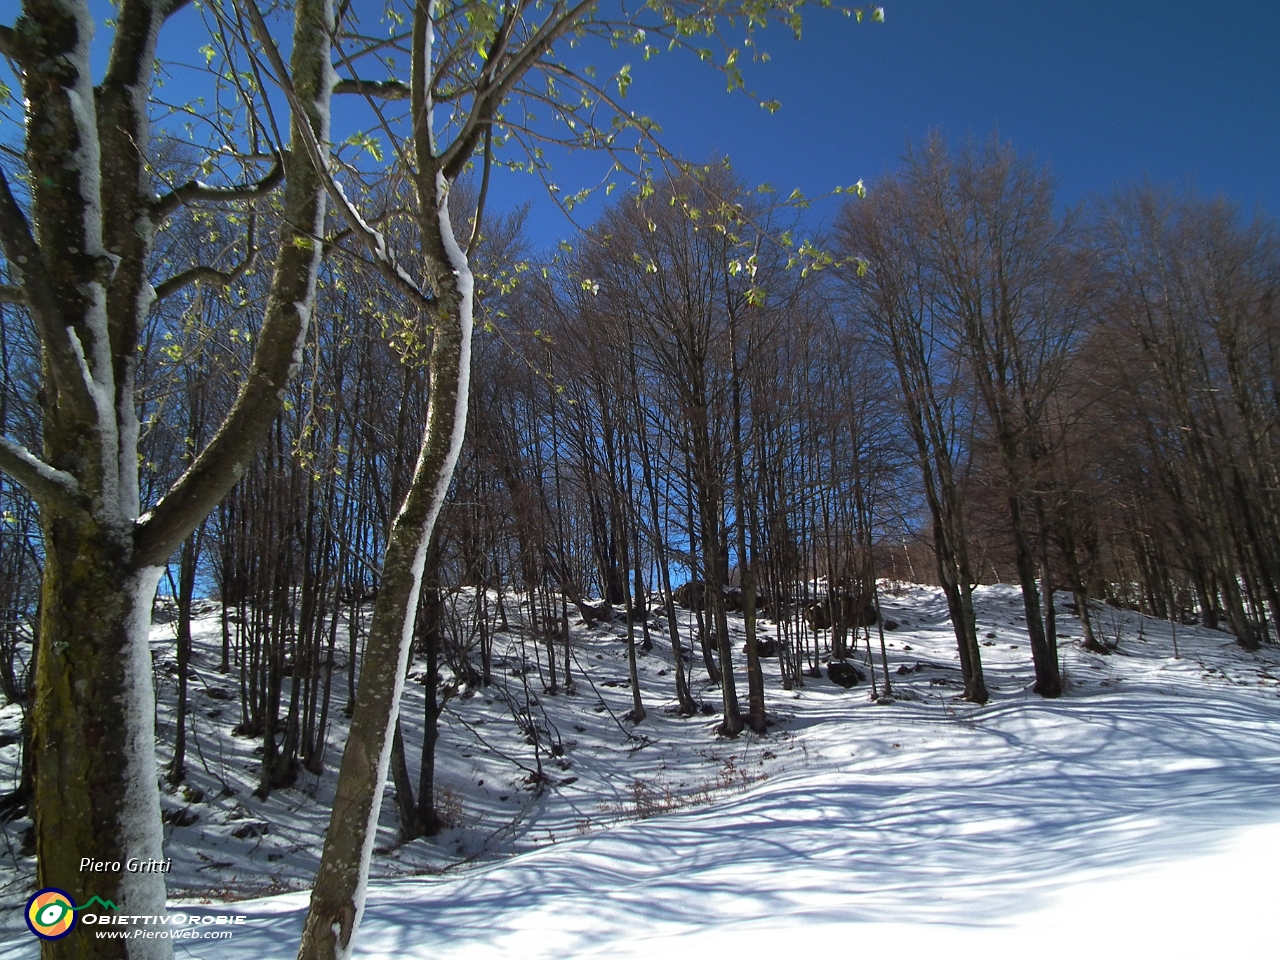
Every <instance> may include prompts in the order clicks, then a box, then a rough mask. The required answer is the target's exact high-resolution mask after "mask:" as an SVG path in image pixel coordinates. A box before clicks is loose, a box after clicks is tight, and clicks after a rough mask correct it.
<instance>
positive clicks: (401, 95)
mask: <svg viewBox="0 0 1280 960" xmlns="http://www.w3.org/2000/svg"><path fill="white" fill-rule="evenodd" d="M333 92H334V93H358V94H362V95H363V96H366V97H378V98H379V99H382V100H408V99H409V88H408V87H406V86H405V85H404V84H403V83H401V82H400V81H399V80H359V79H356V80H339V81H338V83H337V85H335V86H334V88H333Z"/></svg>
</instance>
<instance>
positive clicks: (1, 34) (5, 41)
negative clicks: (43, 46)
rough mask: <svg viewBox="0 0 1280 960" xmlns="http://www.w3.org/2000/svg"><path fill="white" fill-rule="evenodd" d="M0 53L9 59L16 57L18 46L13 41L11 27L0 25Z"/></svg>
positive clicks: (15, 58)
mask: <svg viewBox="0 0 1280 960" xmlns="http://www.w3.org/2000/svg"><path fill="white" fill-rule="evenodd" d="M0 55H2V56H6V57H8V58H9V59H10V60H17V59H18V48H17V45H16V44H15V43H14V35H13V28H12V27H0Z"/></svg>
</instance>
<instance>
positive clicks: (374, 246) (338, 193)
mask: <svg viewBox="0 0 1280 960" xmlns="http://www.w3.org/2000/svg"><path fill="white" fill-rule="evenodd" d="M237 6H238V7H240V8H241V9H242V10H243V12H244V13H245V15H246V16H247V17H248V18H249V23H250V25H251V26H252V27H253V34H254V37H255V38H256V39H257V41H258V43H259V44H261V45H262V49H263V52H264V53H266V55H267V60H268V61H269V62H270V63H271V69H272V70H273V71H275V76H276V83H278V84H279V86H280V89H281V91H282V92H283V93H284V95H285V99H287V100H288V101H289V107H290V109H291V110H293V111H294V113H295V114H297V115H298V116H305V115H306V112H305V111H304V110H303V107H302V104H301V103H300V102H299V100H298V94H297V91H295V90H294V88H293V82H292V80H290V78H289V70H288V68H287V67H286V66H285V63H284V59H283V58H282V57H281V56H280V50H279V48H278V47H277V46H276V43H275V40H274V39H273V38H272V36H271V32H270V30H268V29H267V24H266V22H265V21H264V20H263V19H262V11H260V10H259V9H258V7H257V4H256V3H253V2H246V0H237ZM298 132H299V134H300V136H301V139H302V141H303V145H304V146H305V147H306V150H307V156H309V157H310V158H311V164H312V166H313V167H314V168H315V171H316V174H317V175H318V176H319V177H320V179H321V181H322V182H323V183H324V187H325V191H326V192H327V193H328V194H329V199H330V200H332V201H333V203H334V205H335V206H336V207H337V208H338V209H339V210H341V211H342V214H343V216H344V217H345V218H346V220H347V223H348V224H349V225H350V226H351V229H352V231H353V232H354V233H355V235H356V236H357V237H359V238H360V241H361V242H362V243H363V244H364V246H365V247H366V248H367V249H368V250H369V252H370V253H371V254H372V255H373V264H374V266H376V267H377V269H378V272H379V273H380V274H382V276H383V277H384V278H385V279H386V280H387V281H388V282H390V284H391V285H392V286H393V287H395V288H396V289H397V290H399V291H400V292H401V293H403V294H405V295H406V296H407V297H409V300H410V302H411V303H413V304H414V305H415V306H419V307H428V306H430V305H431V300H430V298H428V297H427V296H426V295H425V294H424V293H423V292H422V290H421V289H419V287H418V285H417V284H416V283H414V282H413V280H412V278H411V277H410V276H409V274H408V273H406V272H405V270H404V268H403V267H401V266H400V265H399V264H398V263H396V261H395V258H394V257H393V256H392V253H391V250H390V248H389V247H388V246H387V242H386V238H385V237H383V235H382V234H381V233H380V232H379V231H377V230H375V229H374V228H373V227H371V226H370V225H369V224H368V222H366V221H365V219H364V218H363V217H362V216H361V215H360V211H358V210H357V209H356V207H355V204H353V203H352V202H351V201H350V200H348V199H347V195H346V194H345V193H343V192H342V188H341V187H340V186H338V182H337V181H336V180H335V179H334V178H333V172H332V171H331V170H330V169H329V163H328V158H327V157H325V156H324V155H323V154H322V153H321V152H320V145H319V144H318V143H317V142H316V137H315V133H314V132H313V131H312V130H311V128H310V127H309V126H308V125H307V124H305V123H302V124H298Z"/></svg>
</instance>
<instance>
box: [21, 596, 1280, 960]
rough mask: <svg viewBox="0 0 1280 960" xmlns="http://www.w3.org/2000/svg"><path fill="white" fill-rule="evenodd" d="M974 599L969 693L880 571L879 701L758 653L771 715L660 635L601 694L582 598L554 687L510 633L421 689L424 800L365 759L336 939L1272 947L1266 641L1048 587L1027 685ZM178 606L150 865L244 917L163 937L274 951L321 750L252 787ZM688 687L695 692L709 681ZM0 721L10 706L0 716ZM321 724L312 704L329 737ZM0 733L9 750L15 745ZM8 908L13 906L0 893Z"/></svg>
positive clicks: (927, 622) (204, 651)
mask: <svg viewBox="0 0 1280 960" xmlns="http://www.w3.org/2000/svg"><path fill="white" fill-rule="evenodd" d="M977 603H978V621H979V628H980V632H981V633H982V635H983V637H984V640H983V642H984V646H983V648H982V650H983V656H984V664H985V668H986V671H987V678H988V684H989V686H990V688H991V690H992V696H993V699H992V701H991V702H990V703H989V704H987V705H986V706H984V707H975V706H972V705H969V704H965V703H962V702H960V701H958V700H957V699H956V695H957V693H958V690H959V686H960V684H959V667H958V661H957V658H956V654H955V650H954V639H953V636H952V634H951V631H950V624H949V623H948V621H947V618H946V609H945V604H944V603H943V601H942V599H941V597H940V595H939V594H938V592H937V591H935V590H933V589H932V588H927V587H917V586H912V585H896V586H895V585H890V588H889V590H888V592H887V595H886V596H885V598H884V610H885V615H886V617H887V618H889V619H892V620H893V621H895V622H896V623H897V624H898V627H897V629H895V630H893V631H891V632H889V633H887V634H886V639H887V641H888V653H889V661H890V663H889V668H890V677H891V679H892V681H893V685H894V688H893V693H894V700H893V702H891V703H876V702H874V701H872V699H871V698H870V697H869V696H868V693H869V690H870V684H869V683H861V684H859V685H858V686H856V687H854V688H853V689H852V690H845V689H843V688H841V687H839V686H836V685H835V684H833V683H831V682H830V681H829V680H827V679H826V678H825V677H824V678H820V679H818V678H815V679H809V680H807V682H806V685H805V686H804V687H803V688H802V689H799V690H793V691H786V690H783V689H782V688H781V685H780V683H779V682H778V678H777V668H776V661H766V664H767V666H766V671H768V670H769V669H771V668H772V670H773V673H772V674H769V673H768V672H767V673H766V680H767V689H768V697H769V710H770V714H771V717H772V718H773V720H774V721H775V722H774V725H773V727H772V728H771V730H770V732H769V734H768V736H767V737H764V738H759V737H754V736H750V735H744V736H743V737H741V738H739V739H738V740H736V741H725V740H718V739H717V738H716V737H715V736H714V734H713V729H714V726H715V723H716V722H717V718H716V717H714V716H699V717H696V718H692V719H681V718H678V717H676V716H675V715H674V713H673V711H672V710H671V708H672V706H673V691H672V685H671V676H670V668H671V666H672V664H671V657H670V649H669V646H668V645H667V644H666V641H665V639H664V638H663V637H662V636H659V637H658V638H657V640H656V647H655V649H654V651H653V652H652V653H650V654H648V655H647V656H644V657H642V658H641V661H640V662H641V686H642V689H643V691H644V695H645V703H646V707H647V708H648V709H649V717H648V719H647V720H646V721H645V722H644V723H642V724H640V725H638V726H633V725H632V724H631V723H629V722H628V721H625V720H623V719H622V718H623V715H624V714H625V712H626V711H627V710H628V709H629V708H630V699H631V694H630V690H629V688H628V684H627V679H626V678H627V668H626V653H625V643H624V641H623V640H621V639H620V638H619V633H620V632H621V633H625V630H624V629H623V628H621V627H618V626H617V625H615V626H614V627H612V628H609V627H598V628H596V629H594V630H587V629H586V628H585V627H581V626H579V627H578V628H577V632H576V633H575V636H574V640H575V654H576V657H577V658H578V663H579V665H580V667H585V666H587V664H588V663H590V670H589V671H587V672H580V671H579V670H576V671H575V678H574V679H575V682H576V692H575V693H573V694H571V695H565V694H563V693H562V694H561V695H559V696H555V697H551V696H546V695H544V694H542V692H541V686H540V685H539V684H538V682H537V672H536V670H525V668H524V667H522V666H521V664H522V661H521V657H520V655H519V650H518V644H517V643H516V640H515V639H514V637H507V638H506V640H507V642H508V644H509V646H508V650H507V654H506V656H505V657H503V658H502V659H501V661H500V664H501V668H502V669H501V671H500V672H501V674H502V676H503V680H502V681H501V682H500V683H498V684H495V686H494V687H491V688H487V689H484V688H481V689H478V690H475V691H473V692H472V693H471V694H469V695H464V696H462V697H459V698H457V699H455V700H453V701H451V702H450V704H449V709H448V711H447V712H446V713H445V715H444V716H443V717H442V718H441V720H442V739H441V742H440V746H439V750H438V757H439V759H438V772H437V778H438V783H439V784H440V785H441V788H442V790H441V795H442V798H443V802H442V807H443V809H444V812H445V813H446V815H447V816H448V817H449V818H450V819H451V820H452V822H453V825H452V826H451V827H450V829H448V830H446V831H445V833H444V834H442V835H441V836H440V837H438V838H435V839H433V840H418V841H415V842H413V843H410V844H407V845H403V846H397V844H396V835H395V823H396V818H395V809H394V804H393V801H392V799H391V797H390V793H391V791H390V789H389V790H388V798H387V800H386V802H385V804H384V812H383V818H382V823H383V828H382V833H381V835H380V838H379V852H378V854H377V855H376V856H375V859H374V875H375V876H376V877H378V878H379V879H378V880H377V881H376V882H375V883H374V885H373V888H372V891H371V894H370V899H369V911H368V914H367V916H366V921H365V926H364V928H363V930H362V940H361V945H360V949H359V950H358V955H361V956H370V957H373V956H387V957H391V956H395V957H410V958H417V957H421V958H427V957H431V958H444V957H467V958H472V957H475V958H481V957H490V956H492V957H517V956H518V957H522V958H534V957H547V958H551V957H565V956H590V955H595V954H597V953H598V954H600V955H605V954H607V955H609V956H610V957H619V956H622V957H626V956H636V957H641V956H644V957H648V956H666V955H672V954H674V955H677V956H684V955H690V956H692V955H699V956H705V955H709V954H710V953H711V952H713V951H714V952H715V953H721V952H724V951H725V950H732V951H734V952H736V953H737V954H739V955H747V956H756V955H761V956H763V955H774V954H776V953H777V952H778V951H779V950H783V949H795V948H796V947H804V946H812V947H815V948H816V947H819V946H823V947H836V948H839V949H841V950H842V952H852V951H853V950H855V949H868V948H870V949H875V948H877V947H879V948H887V949H892V950H893V951H894V952H895V953H896V954H904V953H905V954H906V955H908V956H924V955H936V954H938V953H940V952H946V953H947V954H948V955H953V956H954V955H956V954H957V953H958V954H961V955H965V956H968V955H975V956H976V955H979V954H982V955H988V956H990V955H994V956H1005V955H1008V956H1012V955H1014V954H1015V953H1025V951H1027V950H1028V948H1029V947H1031V946H1032V945H1034V949H1033V952H1035V953H1037V954H1038V955H1049V956H1056V955H1059V954H1061V955H1064V956H1065V955H1067V953H1068V952H1070V953H1072V954H1073V955H1074V954H1076V953H1078V952H1079V951H1080V950H1086V951H1087V952H1089V953H1092V954H1093V955H1095V956H1097V955H1101V956H1117V957H1118V956H1121V955H1133V954H1135V953H1136V954H1137V955H1162V956H1182V955H1187V956H1191V955H1196V956H1222V955H1233V956H1241V957H1252V956H1258V957H1261V956H1274V943H1273V937H1272V935H1271V933H1270V931H1269V930H1268V929H1267V923H1266V922H1264V918H1266V917H1268V916H1269V912H1268V909H1269V903H1268V901H1269V900H1270V891H1271V890H1273V888H1274V880H1273V879H1272V874H1273V873H1274V864H1275V863H1276V862H1277V860H1276V857H1277V855H1278V854H1280V791H1278V790H1277V789H1276V787H1277V784H1278V783H1280V651H1278V650H1277V649H1276V648H1274V647H1267V648H1264V650H1263V651H1262V652H1261V653H1258V654H1248V653H1245V652H1243V651H1242V650H1241V649H1240V648H1239V647H1238V646H1236V645H1235V644H1234V642H1233V641H1232V638H1231V637H1230V636H1228V635H1227V634H1225V633H1218V632H1211V631H1205V630H1201V629H1199V628H1195V627H1179V628H1178V629H1177V645H1178V652H1179V657H1178V658H1175V657H1174V656H1173V639H1174V638H1173V635H1172V633H1171V627H1170V625H1169V624H1167V623H1162V622H1157V621H1153V620H1151V619H1150V618H1144V617H1141V616H1140V615H1139V614H1137V613H1134V612H1126V611H1119V610H1115V609H1112V608H1109V607H1102V606H1099V607H1098V608H1097V611H1098V612H1097V618H1098V620H1099V622H1100V627H1101V629H1102V632H1103V633H1105V634H1106V635H1107V637H1108V639H1110V640H1113V641H1116V640H1118V649H1117V652H1116V653H1115V654H1114V655H1112V656H1109V657H1103V656H1097V655H1093V654H1090V653H1087V652H1084V651H1082V650H1081V649H1080V648H1079V640H1078V637H1079V630H1078V626H1077V624H1076V622H1075V621H1074V619H1073V618H1071V617H1070V615H1069V614H1068V613H1067V612H1066V610H1065V608H1064V609H1063V612H1062V613H1061V615H1060V616H1061V620H1060V623H1061V630H1062V632H1063V633H1065V634H1074V635H1075V637H1074V638H1064V639H1063V640H1062V649H1063V662H1064V667H1065V671H1066V674H1067V677H1068V690H1067V695H1066V696H1064V697H1063V698H1062V699H1060V700H1057V701H1044V700H1041V699H1040V698H1039V697H1037V696H1035V695H1034V694H1032V693H1030V692H1029V686H1030V682H1031V668H1030V655H1029V649H1028V643H1027V639H1026V636H1025V631H1024V630H1023V628H1022V627H1021V612H1022V607H1021V601H1020V598H1019V596H1018V594H1017V592H1016V590H1015V589H1014V588H1012V587H1006V586H997V587H984V588H980V590H979V591H978V595H977ZM203 610H204V614H203V615H202V617H201V619H200V620H199V621H198V622H197V625H196V644H197V679H196V680H195V681H193V684H192V690H193V695H194V715H195V718H196V722H195V728H194V734H195V741H196V743H197V744H198V751H197V750H196V749H195V745H194V744H193V747H192V750H191V752H192V756H191V759H190V766H191V768H192V771H191V776H190V777H189V779H188V784H187V789H186V792H185V795H184V792H183V791H182V790H178V791H174V792H172V793H168V794H166V796H165V800H164V803H165V808H166V811H173V814H171V819H173V820H174V821H175V823H174V824H170V825H169V826H168V827H166V833H167V842H168V850H167V853H168V854H169V855H170V856H172V858H173V861H174V868H173V872H172V873H171V874H170V877H169V886H170V891H171V895H172V896H173V898H174V902H173V909H174V910H178V911H190V912H194V913H198V912H201V911H205V912H211V911H212V912H218V910H219V905H220V904H224V903H228V902H232V901H234V902H235V906H234V909H233V911H232V912H237V913H241V914H245V915H247V916H248V918H249V919H248V921H247V922H246V923H245V924H244V925H242V926H239V927H237V928H236V930H235V934H234V936H233V937H232V938H231V939H230V940H228V941H225V942H221V943H217V944H213V945H203V944H198V945H193V946H190V947H180V948H179V949H178V955H179V956H198V957H201V958H204V957H209V958H212V960H224V958H225V960H233V958H235V960H239V958H246V960H248V958H252V960H274V958H277V957H278V958H288V957H292V956H293V953H294V950H295V948H296V942H297V936H298V932H299V930H300V927H301V916H302V912H303V911H304V910H305V905H306V892H305V890H306V885H307V883H308V879H309V877H310V876H311V874H312V873H313V872H314V869H315V865H316V862H317V858H318V853H319V849H318V848H319V837H320V836H321V834H322V832H323V828H324V825H325V823H326V822H327V816H328V813H327V803H328V801H329V798H330V797H331V795H332V787H333V777H334V774H333V771H332V769H330V770H329V771H328V772H327V773H326V774H325V775H323V776H320V777H315V776H313V775H311V774H307V773H304V774H303V775H302V776H301V778H300V779H299V781H298V783H297V784H296V786H295V787H294V788H291V789H285V790H278V791H275V792H274V793H273V794H272V795H271V796H270V797H269V798H268V799H267V800H266V801H259V800H258V799H257V798H256V797H254V796H253V793H252V791H253V788H254V786H255V784H256V772H257V763H256V758H255V757H254V756H253V747H254V741H249V740H243V739H239V738H236V737H234V736H232V735H231V728H232V727H233V726H234V725H235V723H236V722H237V720H238V709H237V707H236V705H235V702H234V699H227V694H229V693H232V692H234V689H233V685H234V682H235V681H234V678H233V677H229V676H228V677H224V676H222V675H219V674H218V673H217V672H216V670H215V669H213V668H214V666H215V664H216V658H215V655H216V649H215V648H216V645H217V642H218V639H217V638H218V624H219V619H218V616H217V610H216V608H215V607H213V605H211V604H209V605H206V606H204V607H203ZM736 626H737V627H740V626H741V624H740V623H738V624H736ZM153 644H154V647H155V652H156V659H157V664H158V675H159V676H160V678H161V679H160V681H159V695H160V703H161V707H160V711H159V722H160V728H161V738H162V739H166V737H165V725H166V723H171V721H170V719H169V716H170V711H171V710H172V705H173V703H172V694H173V689H174V684H173V680H172V676H171V673H170V672H169V671H167V670H166V665H167V664H169V663H170V662H171V661H172V656H173V646H174V641H173V631H172V627H171V626H165V625H161V626H157V627H156V628H155V631H154V633H153ZM531 650H532V648H530V653H529V655H530V656H532V652H531ZM876 654H877V656H876V660H877V663H878V661H879V651H878V649H877V651H876ZM526 666H527V664H526ZM863 668H864V670H865V669H866V667H865V664H864V667H863ZM497 669H498V668H497V666H495V670H497ZM522 672H524V678H523V679H522V676H521V674H522ZM525 681H527V687H526V682H525ZM224 691H225V692H224ZM696 692H701V693H702V695H703V699H704V700H706V701H708V702H712V703H714V702H715V699H716V695H717V691H716V690H714V689H713V690H710V691H704V690H699V691H696ZM881 692H883V691H881ZM529 695H532V698H533V702H532V714H533V715H535V716H536V717H537V718H538V722H539V724H540V726H541V727H542V728H543V730H544V731H545V732H546V733H550V734H551V737H550V739H551V741H552V742H555V741H556V740H557V739H558V741H559V742H560V743H562V745H563V755H562V756H553V755H552V754H551V753H550V752H547V750H546V748H547V744H546V743H545V742H544V743H543V744H542V749H541V751H540V759H541V763H542V766H543V770H544V776H543V778H542V788H541V789H535V785H534V784H533V783H531V781H532V780H536V779H537V778H536V777H531V776H530V774H531V772H533V771H534V770H535V769H536V768H537V764H538V758H536V757H535V751H534V747H533V746H532V745H530V744H529V743H528V742H526V739H525V736H524V735H523V734H522V733H521V731H520V729H519V728H518V726H517V724H516V723H515V722H514V721H513V719H512V704H514V705H515V707H516V708H517V709H523V708H525V707H526V706H527V705H528V704H527V701H526V697H527V696H529ZM344 697H345V693H343V694H342V695H341V696H340V695H339V694H338V693H335V703H338V704H340V703H342V702H343V698H344ZM408 697H409V699H408V701H407V702H406V704H405V710H404V719H405V738H406V743H407V744H408V745H409V747H408V749H409V756H410V767H411V771H412V772H413V773H414V775H415V776H416V769H413V768H414V767H415V761H416V753H417V748H416V745H417V744H419V743H420V739H421V733H420V726H419V723H420V719H419V718H420V717H421V687H420V686H419V685H417V684H410V685H409V694H408ZM334 714H335V715H336V718H337V719H338V720H339V721H341V713H340V711H339V710H337V709H335V710H334ZM15 721H16V715H15V714H14V712H13V711H12V710H10V711H9V712H7V713H6V714H5V715H4V722H5V724H6V728H5V729H6V731H8V732H10V733H11V732H12V727H13V725H14V723H15ZM544 739H545V738H544ZM344 740H345V736H344V731H343V729H342V728H341V727H340V726H336V725H335V727H334V728H333V729H332V730H331V733H330V737H329V742H330V744H331V745H332V746H333V750H334V753H333V756H332V757H331V758H330V763H329V766H330V767H333V766H335V765H336V762H337V759H338V750H339V749H340V745H341V744H342V743H343V742H344ZM3 759H4V762H5V763H6V764H8V765H9V766H8V769H7V770H6V772H5V776H7V777H10V776H12V775H13V772H12V764H13V762H14V761H15V759H16V746H15V745H12V744H11V745H9V746H6V747H5V748H4V753H3ZM179 814H181V815H179ZM184 821H189V822H186V823H185V825H181V826H179V825H176V824H179V823H183V822H184ZM23 826H25V824H24V823H22V822H19V823H17V824H9V825H7V832H6V836H7V838H8V848H7V852H6V854H5V857H4V867H3V869H4V873H3V877H2V882H3V884H4V888H3V889H4V895H3V901H4V903H5V904H7V905H12V904H14V903H17V902H23V901H25V898H26V896H27V895H28V892H29V888H32V885H33V882H34V871H33V862H32V861H31V860H30V859H29V858H27V859H23V858H21V857H19V856H18V855H17V853H16V850H17V846H18V836H17V834H18V831H19V830H20V829H21V828H22V827H23ZM246 897H248V898H254V899H245V898H246ZM223 912H226V911H223ZM5 923H6V926H7V927H8V928H9V929H15V928H16V929H17V930H20V929H21V924H22V920H21V916H20V913H18V912H16V911H12V910H10V911H9V912H8V913H7V914H6V917H5ZM1264 934H1265V935H1264ZM5 939H6V940H7V941H8V946H6V947H4V948H0V958H5V960H8V958H14V960H16V958H19V957H34V956H36V955H37V953H38V951H37V949H36V942H35V940H34V939H33V938H30V937H29V936H27V935H26V934H25V932H22V933H21V934H20V935H15V936H12V937H10V936H7V935H6V937H5ZM184 949H186V950H188V952H187V953H185V954H184V953H183V950H184Z"/></svg>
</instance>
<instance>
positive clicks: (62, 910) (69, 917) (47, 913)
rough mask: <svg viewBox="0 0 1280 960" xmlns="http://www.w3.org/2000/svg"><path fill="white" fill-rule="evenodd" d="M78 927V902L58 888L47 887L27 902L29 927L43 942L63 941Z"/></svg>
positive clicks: (38, 891)
mask: <svg viewBox="0 0 1280 960" xmlns="http://www.w3.org/2000/svg"><path fill="white" fill-rule="evenodd" d="M75 925H76V902H75V901H74V900H72V899H71V897H70V896H69V895H68V894H66V893H64V892H63V891H62V890H58V889H57V888H56V887H45V888H44V889H43V890H37V891H36V892H35V893H34V894H32V896H31V899H30V900H28V901H27V926H28V927H30V928H31V932H32V933H34V934H35V935H36V936H37V937H39V938H40V939H41V940H61V939H62V938H63V937H65V936H66V935H67V934H68V933H70V932H71V928H72V927H74V926H75Z"/></svg>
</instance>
